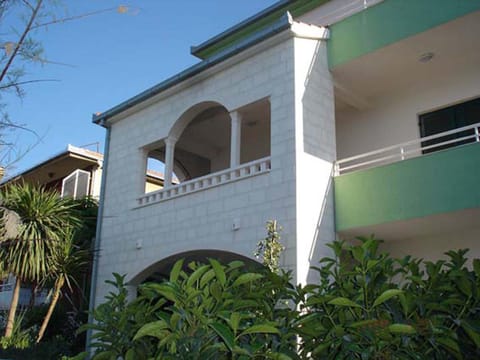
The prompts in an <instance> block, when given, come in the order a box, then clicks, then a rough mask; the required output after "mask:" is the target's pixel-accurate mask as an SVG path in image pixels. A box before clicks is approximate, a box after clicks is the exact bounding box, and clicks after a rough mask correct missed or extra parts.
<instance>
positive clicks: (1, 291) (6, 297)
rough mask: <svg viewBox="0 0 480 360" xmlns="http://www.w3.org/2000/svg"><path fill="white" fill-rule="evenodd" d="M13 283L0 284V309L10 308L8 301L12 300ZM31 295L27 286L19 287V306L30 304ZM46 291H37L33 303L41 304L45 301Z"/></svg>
mask: <svg viewBox="0 0 480 360" xmlns="http://www.w3.org/2000/svg"><path fill="white" fill-rule="evenodd" d="M14 286H15V283H7V284H2V285H0V310H7V309H9V308H10V302H11V300H12V293H13V288H14ZM31 295H32V290H31V289H28V288H21V289H20V297H19V300H18V305H19V306H20V307H26V306H28V305H29V304H30V297H31ZM47 298H48V291H47V290H41V291H39V292H37V295H36V297H35V305H37V306H38V305H42V304H45V303H46V302H47Z"/></svg>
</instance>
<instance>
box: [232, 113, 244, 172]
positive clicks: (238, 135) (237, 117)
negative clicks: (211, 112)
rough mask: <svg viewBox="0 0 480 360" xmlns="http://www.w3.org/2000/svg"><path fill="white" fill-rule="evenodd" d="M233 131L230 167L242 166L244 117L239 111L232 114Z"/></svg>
mask: <svg viewBox="0 0 480 360" xmlns="http://www.w3.org/2000/svg"><path fill="white" fill-rule="evenodd" d="M230 118H231V119H232V130H231V137H230V167H231V168H234V167H237V166H238V165H240V144H241V142H242V115H241V114H240V113H239V112H238V111H232V112H231V113H230Z"/></svg>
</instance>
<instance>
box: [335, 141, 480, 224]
mask: <svg viewBox="0 0 480 360" xmlns="http://www.w3.org/2000/svg"><path fill="white" fill-rule="evenodd" d="M476 207H480V144H479V143H475V144H468V145H463V146H459V147H456V148H452V149H448V150H444V151H440V152H437V153H432V154H428V155H424V156H421V157H417V158H414V159H409V160H405V161H401V162H397V163H394V164H390V165H385V166H380V167H376V168H372V169H367V170H360V171H356V172H352V173H350V174H345V175H341V176H338V177H336V178H335V216H336V228H337V231H341V230H347V229H353V228H357V227H363V226H369V225H376V224H382V223H387V222H391V221H398V220H407V219H412V218H416V217H422V216H428V215H433V214H440V213H445V212H450V211H457V210H462V209H469V208H476Z"/></svg>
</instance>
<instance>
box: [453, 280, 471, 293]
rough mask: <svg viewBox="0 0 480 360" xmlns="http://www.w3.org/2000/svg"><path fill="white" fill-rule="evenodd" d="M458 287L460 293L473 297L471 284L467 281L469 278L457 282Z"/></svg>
mask: <svg viewBox="0 0 480 360" xmlns="http://www.w3.org/2000/svg"><path fill="white" fill-rule="evenodd" d="M457 285H458V288H459V289H460V291H461V292H462V293H463V294H464V295H466V296H471V295H472V287H471V286H470V282H469V281H468V280H467V278H465V277H462V278H460V279H458V280H457Z"/></svg>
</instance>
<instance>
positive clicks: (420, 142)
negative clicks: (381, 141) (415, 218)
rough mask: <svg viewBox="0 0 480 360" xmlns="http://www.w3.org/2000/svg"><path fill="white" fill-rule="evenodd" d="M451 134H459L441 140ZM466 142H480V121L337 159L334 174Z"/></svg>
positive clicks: (382, 163)
mask: <svg viewBox="0 0 480 360" xmlns="http://www.w3.org/2000/svg"><path fill="white" fill-rule="evenodd" d="M466 132H468V135H463V134H461V133H466ZM452 135H460V136H459V137H456V138H454V139H447V140H445V139H444V140H442V138H447V137H451V136H452ZM431 140H439V142H435V143H434V144H431V145H429V144H427V143H428V142H431ZM466 142H480V123H476V124H473V125H468V126H463V127H460V128H457V129H454V130H449V131H444V132H441V133H438V134H435V135H431V136H426V137H423V138H419V139H415V140H411V141H407V142H404V143H401V144H398V145H392V146H388V147H385V148H382V149H378V150H374V151H370V152H367V153H364V154H360V155H355V156H352V157H348V158H345V159H341V160H338V161H336V162H335V175H336V176H337V175H341V174H345V173H348V172H352V171H355V170H361V169H368V168H372V167H375V166H378V165H386V164H391V163H394V162H397V161H402V160H405V159H411V158H414V157H418V156H421V155H423V153H425V152H429V151H432V150H433V151H435V150H441V148H442V147H445V146H455V145H460V144H463V143H466Z"/></svg>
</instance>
